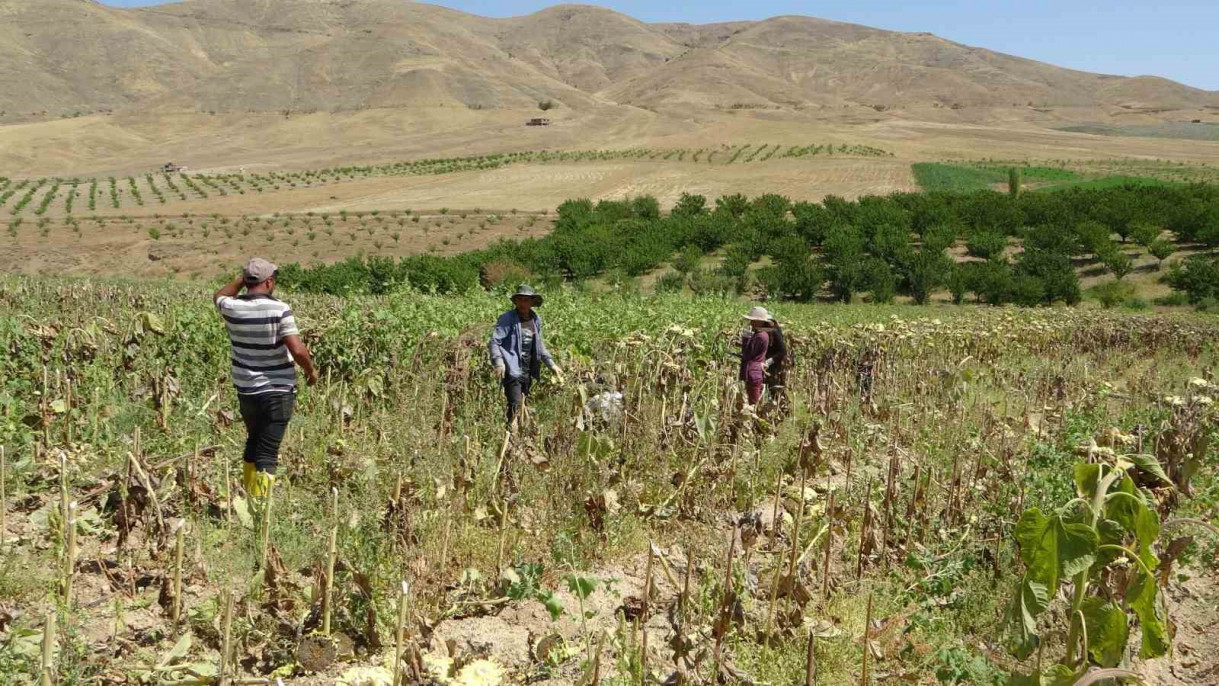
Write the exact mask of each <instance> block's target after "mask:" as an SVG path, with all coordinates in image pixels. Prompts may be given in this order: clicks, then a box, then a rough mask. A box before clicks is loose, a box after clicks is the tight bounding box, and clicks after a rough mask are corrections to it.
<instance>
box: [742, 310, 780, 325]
mask: <svg viewBox="0 0 1219 686" xmlns="http://www.w3.org/2000/svg"><path fill="white" fill-rule="evenodd" d="M743 318H744V319H748V320H749V321H753V322H767V323H769V322H771V321H774V317H772V316H770V312H768V311H767V310H766V308H765V307H754V308H752V309H750V310H749V314H747V315H745V316H744V317H743Z"/></svg>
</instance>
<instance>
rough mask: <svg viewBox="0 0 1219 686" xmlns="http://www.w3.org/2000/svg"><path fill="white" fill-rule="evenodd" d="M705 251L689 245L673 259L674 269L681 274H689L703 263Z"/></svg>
mask: <svg viewBox="0 0 1219 686" xmlns="http://www.w3.org/2000/svg"><path fill="white" fill-rule="evenodd" d="M702 259H703V251H702V250H700V249H699V247H698V246H697V245H687V246H686V247H685V248H682V250H681V252H679V253H677V257H675V258H674V259H673V268H674V269H676V270H677V271H678V273H680V274H689V273H690V272H692V271H694V270H695V269H698V266H699V264H701V263H702Z"/></svg>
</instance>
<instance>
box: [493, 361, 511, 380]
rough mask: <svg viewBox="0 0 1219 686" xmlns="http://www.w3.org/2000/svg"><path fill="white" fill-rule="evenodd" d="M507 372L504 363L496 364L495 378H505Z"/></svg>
mask: <svg viewBox="0 0 1219 686" xmlns="http://www.w3.org/2000/svg"><path fill="white" fill-rule="evenodd" d="M507 373H508V370H506V369H504V365H502V364H497V365H495V378H497V379H502V378H504V375H505V374H507Z"/></svg>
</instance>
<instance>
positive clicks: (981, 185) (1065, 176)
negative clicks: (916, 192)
mask: <svg viewBox="0 0 1219 686" xmlns="http://www.w3.org/2000/svg"><path fill="white" fill-rule="evenodd" d="M910 168H911V171H912V172H913V173H914V180H915V181H917V182H918V184H919V186H921V187H922V189H923V190H925V191H957V192H960V191H980V190H985V189H987V188H990V187H991V186H992V185H994V184H997V183H1000V184H1006V183H1007V180H1008V173H1009V171H1010V170H1011V167H1008V166H996V165H992V164H971V165H957V164H942V163H939V162H917V163H915V164H912V165H910ZM1016 169H1019V170H1020V178H1021V180H1022V181H1024V182H1025V183H1053V182H1069V181H1075V180H1076V179H1078V178H1079V177H1078V175H1077V174H1076V173H1075V172H1073V171H1070V170H1068V169H1058V168H1055V167H1039V166H1032V167H1026V166H1017V167H1016Z"/></svg>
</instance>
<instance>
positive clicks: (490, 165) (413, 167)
mask: <svg viewBox="0 0 1219 686" xmlns="http://www.w3.org/2000/svg"><path fill="white" fill-rule="evenodd" d="M819 155H820V156H834V155H838V156H847V157H887V156H891V155H892V153H889V152H887V151H885V150H882V149H880V148H875V147H872V146H867V145H857V144H846V143H842V144H837V145H835V144H830V143H823V144H813V145H804V146H798V145H789V146H783V145H779V144H765V145H760V146H755V145H749V144H746V145H722V146H720V147H718V148H702V149H689V148H665V149H655V148H630V149H615V150H567V151H549V150H541V151H526V152H514V153H495V154H489V155H480V156H473V157H452V158H426V159H420V160H413V161H409V162H397V163H390V164H383V165H375V166H343V167H333V168H326V169H318V170H309V171H297V172H267V173H263V174H257V173H250V174H245V173H241V174H195V173H190V172H176V173H172V174H161V173H158V174H152V173H148V174H144V175H142V176H138V177H137V176H127V177H120V178H116V177H109V178H108V179H106V181H107V182H108V183H109V190H110V206H111V207H112V208H114V209H118V208H121V207H130V206H132V205H134V206H136V207H145V206H146V203H155V206H161V205H164V204H166V203H168V202H175V201H177V202H183V201H186V200H188V199H200V200H202V199H207V198H209V197H212V196H216V197H224V196H228V195H230V194H234V195H245V194H246V193H247V192H249V193H265V192H269V191H285V190H293V189H297V188H311V187H314V186H318V185H325V184H333V183H339V182H342V181H352V180H355V179H360V178H371V177H378V176H399V175H436V174H451V173H457V172H465V171H485V170H492V169H499V168H502V167H505V166H508V165H512V164H529V163H533V164H546V163H556V162H596V161H622V160H660V161H673V162H689V163H698V162H704V163H708V164H719V163H724V164H731V163H735V162H738V161H741V162H763V161H768V160H771V159H772V158H781V159H797V158H805V157H815V156H819ZM19 183H20V186H19V187H21V188H31V190H30V191H29V192H28V195H29V196H30V197H31V198H33V196H34V195H35V194H37V192H38V191H39V190H41V189H42V188H43V187H44V186H48V185H49V186H50V187H51V188H58V185H59V184H67V185H69V186H71V187H75V186H77V185H80V184H82V183H88V184H89V185H90V199H91V201H90V210H95V209H96V200H95V188H96V185H97V183H98V180H97V179H78V178H73V179H58V178H57V179H35V180H27V181H23V182H19ZM31 184H32V186H31ZM4 187H5V186H0V189H3V188H4ZM4 200H7V196H0V206H3V204H4ZM54 200H55V196H54V195H50V199H47V198H46V197H45V196H44V198H43V206H44V207H50V206H51V205H52V204H53V202H54ZM26 204H28V201H27V202H26V203H25V204H22V205H21V206H20V207H19V208H17V207H15V208H13V210H12V214H14V215H19V214H21V213H22V211H23V210H24V208H25V205H26ZM56 209H62V210H63V211H64V212H65V213H70V210H69V208H67V206H66V203H65V204H64V205H63V206H61V208H56Z"/></svg>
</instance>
